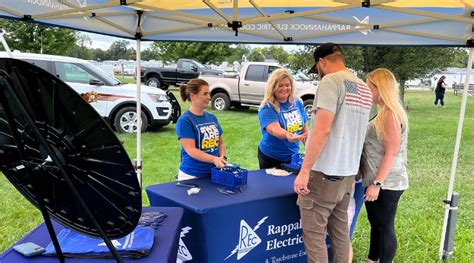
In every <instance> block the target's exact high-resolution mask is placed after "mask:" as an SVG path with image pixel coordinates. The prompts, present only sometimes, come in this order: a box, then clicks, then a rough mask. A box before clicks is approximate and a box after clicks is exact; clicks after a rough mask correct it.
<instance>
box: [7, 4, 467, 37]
mask: <svg viewBox="0 0 474 263" xmlns="http://www.w3.org/2000/svg"><path fill="white" fill-rule="evenodd" d="M60 2H61V3H62V4H64V5H66V6H68V7H70V9H68V10H62V11H55V12H48V13H43V14H36V15H31V19H33V20H34V19H63V18H74V17H78V18H79V17H92V18H95V19H96V20H97V21H100V22H102V23H104V24H107V25H108V26H111V27H113V28H115V29H117V30H120V31H122V32H125V33H126V34H128V35H130V36H132V37H133V36H136V34H137V33H139V32H140V31H141V30H140V26H139V25H137V27H136V29H135V31H133V30H129V29H127V28H125V27H123V26H121V25H118V24H116V23H114V22H112V21H109V20H108V19H106V18H105V17H106V16H115V15H130V14H135V13H134V12H104V13H95V12H90V11H91V10H98V9H105V8H110V7H115V6H120V5H121V4H122V1H120V0H109V1H108V2H107V3H105V4H100V5H94V6H87V7H79V6H75V5H73V4H71V3H70V2H68V1H64V0H60ZM140 2H142V0H130V1H127V5H128V6H130V7H132V8H135V9H142V10H137V12H146V15H147V16H150V17H157V18H161V19H169V20H174V21H180V22H184V23H189V24H192V25H191V26H186V27H180V28H171V29H166V30H158V31H150V32H145V33H143V35H144V36H145V35H147V36H150V35H159V34H166V33H172V32H180V31H187V30H193V29H201V28H205V27H215V28H221V29H226V28H225V26H224V25H225V23H226V22H227V26H228V27H230V29H229V28H227V29H229V31H231V30H233V31H235V32H236V34H237V33H238V32H242V33H245V34H251V35H256V36H261V37H267V38H271V39H276V40H283V41H292V40H304V39H309V38H314V37H320V36H328V35H337V34H346V33H352V32H357V31H362V30H371V29H377V30H385V31H389V32H394V33H400V34H407V35H413V36H419V37H427V38H433V39H445V40H451V41H461V42H463V41H465V39H464V38H454V37H447V36H442V35H439V34H432V33H422V32H413V31H410V30H405V29H398V28H394V27H399V26H407V25H415V24H421V23H430V22H435V21H438V20H451V21H456V22H463V23H469V24H474V19H473V18H468V17H463V16H456V15H442V14H437V13H433V12H427V11H419V10H413V9H407V8H401V7H392V6H387V5H384V4H386V3H390V2H394V1H393V0H373V1H370V2H369V3H370V4H369V5H370V6H367V7H372V8H377V9H382V10H387V11H392V12H398V13H404V14H411V15H417V16H424V17H427V18H426V19H421V20H414V21H409V22H398V23H391V24H385V25H368V24H361V23H357V22H354V21H347V20H343V19H336V18H327V17H320V16H316V15H318V14H324V13H330V12H336V11H341V10H346V9H353V8H360V7H361V3H362V5H363V2H360V0H336V1H334V2H337V3H341V4H343V5H342V6H337V7H327V8H321V9H317V10H309V11H304V12H297V13H280V14H274V15H266V14H265V12H264V11H263V9H262V8H260V7H259V6H258V4H257V3H256V2H255V1H254V0H249V2H250V3H251V5H252V6H253V7H254V8H255V10H256V11H257V12H258V13H259V14H260V16H259V17H250V18H246V19H243V20H242V21H238V19H239V17H238V8H239V4H238V0H234V1H233V8H232V9H233V10H232V11H233V13H232V20H231V18H229V17H228V16H227V15H226V14H225V13H224V12H222V11H221V10H220V9H219V8H218V7H216V6H215V5H214V4H212V3H211V0H203V3H204V4H205V5H207V6H208V7H209V8H210V9H211V10H213V11H214V12H215V13H216V14H217V15H218V16H219V17H220V18H221V19H216V18H211V17H205V16H201V15H194V14H189V13H186V12H181V11H174V10H169V9H164V8H159V7H154V6H149V5H146V4H140ZM0 10H3V11H5V12H8V13H11V14H14V15H16V16H18V17H19V18H23V17H26V16H25V15H22V14H21V13H18V12H17V11H15V10H12V9H9V8H6V7H0ZM153 11H159V12H163V13H167V14H171V15H172V16H169V17H168V16H163V15H159V14H153V13H152V12H153ZM182 17H185V18H182ZM296 17H306V18H308V19H315V20H320V21H329V22H335V23H342V24H348V25H354V26H356V27H357V28H355V29H348V30H340V31H336V32H322V33H317V34H308V35H303V36H297V37H289V36H287V35H285V33H284V32H282V31H281V30H280V29H279V28H278V26H277V25H276V24H275V23H274V21H277V20H285V19H291V18H296ZM193 20H196V21H193ZM265 22H268V23H269V24H270V25H271V26H272V27H273V28H274V29H275V30H276V32H278V34H279V37H277V36H275V35H272V34H266V33H261V32H253V31H250V30H245V29H240V28H241V27H242V25H244V24H259V23H265ZM374 26H376V27H374Z"/></svg>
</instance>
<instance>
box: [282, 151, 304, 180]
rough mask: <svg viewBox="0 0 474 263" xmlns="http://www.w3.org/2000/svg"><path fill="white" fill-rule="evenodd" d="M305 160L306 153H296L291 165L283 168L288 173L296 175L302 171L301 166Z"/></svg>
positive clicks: (283, 165) (284, 165)
mask: <svg viewBox="0 0 474 263" xmlns="http://www.w3.org/2000/svg"><path fill="white" fill-rule="evenodd" d="M303 160H304V153H295V154H293V155H292V156H291V162H290V163H284V164H282V165H281V166H282V168H283V169H285V170H287V171H288V172H292V173H294V174H295V175H297V174H298V173H299V171H300V170H301V165H302V164H303Z"/></svg>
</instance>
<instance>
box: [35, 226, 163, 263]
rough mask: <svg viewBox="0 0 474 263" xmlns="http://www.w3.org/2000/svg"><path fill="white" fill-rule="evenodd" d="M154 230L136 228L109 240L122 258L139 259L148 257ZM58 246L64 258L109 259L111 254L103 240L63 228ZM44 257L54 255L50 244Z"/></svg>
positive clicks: (141, 227) (52, 246)
mask: <svg viewBox="0 0 474 263" xmlns="http://www.w3.org/2000/svg"><path fill="white" fill-rule="evenodd" d="M154 236H155V230H154V229H152V228H149V227H143V226H137V227H136V228H135V229H134V230H133V232H132V233H130V234H128V235H127V236H126V237H123V238H120V239H114V240H111V242H112V244H113V245H114V246H115V248H116V249H117V251H118V252H119V254H120V255H121V256H123V257H129V258H140V257H144V256H146V255H148V254H149V253H150V250H151V248H152V247H153V241H154ZM58 241H59V245H60V246H61V250H62V252H63V254H64V256H65V257H78V258H111V257H112V254H111V253H110V251H109V248H108V247H107V245H106V244H105V242H104V240H102V239H98V238H93V237H89V236H85V235H82V234H79V233H77V232H75V231H73V230H71V229H67V228H64V229H62V230H61V232H59V234H58ZM44 255H47V256H48V255H49V256H53V255H56V250H55V249H54V245H53V243H52V242H50V243H49V245H48V246H47V247H46V251H45V253H44Z"/></svg>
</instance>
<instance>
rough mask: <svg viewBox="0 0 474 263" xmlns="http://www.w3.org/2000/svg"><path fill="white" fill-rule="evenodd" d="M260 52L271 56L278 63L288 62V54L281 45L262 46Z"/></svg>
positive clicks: (285, 63) (284, 63)
mask: <svg viewBox="0 0 474 263" xmlns="http://www.w3.org/2000/svg"><path fill="white" fill-rule="evenodd" d="M261 52H262V54H263V55H264V56H265V57H269V56H271V57H273V58H274V59H275V60H276V61H278V63H279V64H280V65H287V64H288V61H289V60H288V59H289V54H288V52H286V51H285V50H284V49H283V47H281V46H275V45H272V46H270V47H264V48H262V51H261Z"/></svg>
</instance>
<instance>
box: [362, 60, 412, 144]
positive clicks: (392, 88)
mask: <svg viewBox="0 0 474 263" xmlns="http://www.w3.org/2000/svg"><path fill="white" fill-rule="evenodd" d="M367 79H368V80H369V81H370V82H372V84H374V85H375V86H376V87H377V89H378V93H379V100H381V101H382V102H383V106H381V107H380V110H379V113H378V114H377V117H375V119H374V124H375V132H376V133H377V138H378V139H379V140H380V141H382V140H383V139H384V135H385V132H384V121H385V119H386V118H387V115H388V114H392V115H393V118H394V121H395V122H396V123H400V124H402V125H403V126H405V127H408V117H407V114H406V112H405V109H404V108H403V105H402V103H401V102H400V97H399V90H398V84H397V80H396V79H395V76H394V75H393V73H392V72H390V70H388V69H386V68H378V69H376V70H374V71H372V72H370V73H369V74H368V75H367Z"/></svg>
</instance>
